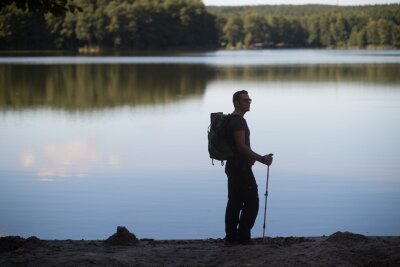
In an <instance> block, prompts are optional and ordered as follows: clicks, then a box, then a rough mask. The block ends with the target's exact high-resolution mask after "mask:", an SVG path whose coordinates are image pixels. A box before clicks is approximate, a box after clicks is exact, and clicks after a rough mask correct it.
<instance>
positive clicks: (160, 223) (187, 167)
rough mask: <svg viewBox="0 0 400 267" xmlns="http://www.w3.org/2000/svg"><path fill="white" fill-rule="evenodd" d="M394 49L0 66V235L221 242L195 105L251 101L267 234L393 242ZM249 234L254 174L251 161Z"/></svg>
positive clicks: (52, 60) (398, 119)
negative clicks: (269, 161)
mask: <svg viewBox="0 0 400 267" xmlns="http://www.w3.org/2000/svg"><path fill="white" fill-rule="evenodd" d="M399 70H400V51H366V50H254V51H210V52H175V53H147V54H126V55H103V56H73V55H62V56H57V55H48V56H43V55H31V56H28V55H18V56H9V55H8V56H5V55H3V56H2V57H0V128H1V131H0V148H1V149H0V218H1V219H0V236H7V235H20V236H23V237H29V236H32V235H35V236H38V237H39V238H43V239H105V238H107V237H108V236H110V235H111V234H113V233H114V232H115V229H116V227H117V226H119V225H124V226H126V227H127V228H128V229H129V230H130V231H131V232H133V233H135V234H136V235H137V236H138V237H139V238H155V239H197V238H219V237H221V238H222V237H224V212H225V205H226V200H227V185H226V176H225V173H224V167H222V166H221V165H220V164H219V163H218V162H216V163H215V165H212V164H211V160H210V158H209V155H208V151H207V128H208V125H209V114H210V113H211V112H216V111H223V112H225V113H230V112H232V111H233V106H232V100H231V99H232V94H233V93H234V92H235V91H237V90H247V91H248V92H249V94H250V97H251V98H252V99H253V103H252V106H251V111H250V112H248V113H247V114H246V116H245V118H246V120H247V123H248V125H249V127H250V130H251V143H252V148H253V149H254V150H255V151H256V152H258V153H260V154H267V153H274V154H275V159H274V163H273V165H272V166H271V168H270V177H269V196H268V206H267V226H266V234H267V235H268V236H292V235H294V236H320V235H330V234H332V233H334V232H336V231H351V232H355V233H360V234H365V235H400V213H399V207H400V164H399V160H400V75H399V74H400V71H399ZM253 170H254V173H255V176H256V178H257V183H258V186H259V195H260V210H259V215H258V218H257V221H256V225H255V226H254V228H253V231H252V233H253V236H254V237H257V236H258V237H259V236H261V235H262V224H263V215H264V200H265V197H264V193H265V187H266V174H267V168H266V166H264V165H261V164H259V163H258V164H256V165H255V166H254V167H253Z"/></svg>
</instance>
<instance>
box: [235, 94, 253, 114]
mask: <svg viewBox="0 0 400 267" xmlns="http://www.w3.org/2000/svg"><path fill="white" fill-rule="evenodd" d="M250 104H251V98H250V97H249V95H247V94H241V95H240V97H239V103H238V107H239V108H240V110H242V111H244V112H247V111H250Z"/></svg>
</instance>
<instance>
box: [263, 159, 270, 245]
mask: <svg viewBox="0 0 400 267" xmlns="http://www.w3.org/2000/svg"><path fill="white" fill-rule="evenodd" d="M268 180H269V165H268V168H267V185H266V187H265V205H264V225H263V240H264V242H265V221H266V218H267V199H268Z"/></svg>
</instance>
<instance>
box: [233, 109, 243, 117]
mask: <svg viewBox="0 0 400 267" xmlns="http://www.w3.org/2000/svg"><path fill="white" fill-rule="evenodd" d="M245 113H246V112H243V111H241V110H239V109H235V110H234V111H233V112H232V114H237V115H239V116H242V117H244V114H245Z"/></svg>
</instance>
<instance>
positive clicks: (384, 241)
mask: <svg viewBox="0 0 400 267" xmlns="http://www.w3.org/2000/svg"><path fill="white" fill-rule="evenodd" d="M253 241H254V244H253V245H231V246H227V245H225V244H224V240H223V239H207V240H153V239H137V238H136V236H135V235H134V234H133V233H130V232H129V231H128V230H127V229H126V228H119V229H118V230H117V232H116V233H115V234H114V235H112V236H110V237H109V238H108V239H106V240H41V239H39V238H37V237H30V238H26V239H25V238H21V237H17V236H8V237H1V238H0V266H2V267H3V266H400V237H397V236H396V237H370V236H368V237H367V236H363V235H359V234H354V233H350V232H336V233H334V234H332V235H330V236H322V237H274V238H265V239H261V238H256V239H253Z"/></svg>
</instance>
